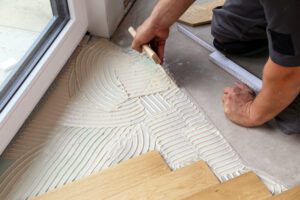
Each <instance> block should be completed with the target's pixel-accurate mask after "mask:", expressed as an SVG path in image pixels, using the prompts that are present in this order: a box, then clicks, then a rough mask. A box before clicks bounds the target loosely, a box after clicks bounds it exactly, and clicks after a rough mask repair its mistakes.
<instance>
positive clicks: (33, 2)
mask: <svg viewBox="0 0 300 200" xmlns="http://www.w3.org/2000/svg"><path fill="white" fill-rule="evenodd" d="M69 19H70V15H69V9H68V4H67V0H1V1H0V111H2V110H3V109H4V108H5V105H6V104H7V103H8V102H9V100H10V99H11V98H12V97H13V95H14V94H15V92H16V91H17V90H18V88H19V87H20V86H21V85H22V83H23V82H24V81H25V80H26V78H27V77H28V75H29V74H30V72H31V71H32V70H33V69H34V67H35V66H36V64H37V63H38V62H39V60H40V59H41V58H42V57H43V55H44V54H45V52H46V51H47V49H48V48H49V47H50V45H51V44H52V42H53V41H54V40H55V39H56V37H57V36H58V35H59V33H60V32H61V30H62V29H63V28H64V26H65V25H66V24H67V22H68V21H69Z"/></svg>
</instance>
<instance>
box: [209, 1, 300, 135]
mask: <svg viewBox="0 0 300 200" xmlns="http://www.w3.org/2000/svg"><path fill="white" fill-rule="evenodd" d="M299 10H300V1H298V0H227V1H226V2H225V4H224V6H223V7H218V8H216V9H214V11H213V12H214V17H213V20H212V35H213V36H214V38H215V42H214V45H215V47H216V48H217V49H219V50H221V51H224V52H226V53H229V54H231V53H232V54H235V53H240V54H242V55H243V54H249V53H251V52H256V50H259V48H263V46H265V45H268V50H269V54H270V57H271V59H272V60H273V61H274V62H275V63H277V64H280V65H282V66H286V67H293V66H300V22H299V20H298V19H300V12H299ZM295 20H296V21H295ZM265 41H268V42H265ZM267 43H268V44H267ZM249 44H250V45H249ZM275 120H276V122H277V124H278V126H279V127H280V129H281V130H282V131H283V132H284V133H286V134H296V133H298V134H300V95H299V96H298V97H297V98H296V100H295V101H294V102H293V103H292V104H291V105H290V106H288V108H286V109H285V110H284V111H283V112H281V113H280V114H279V115H278V116H277V117H276V118H275Z"/></svg>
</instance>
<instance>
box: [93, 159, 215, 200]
mask: <svg viewBox="0 0 300 200" xmlns="http://www.w3.org/2000/svg"><path fill="white" fill-rule="evenodd" d="M216 184H219V181H218V179H217V178H216V177H215V175H214V174H213V173H212V172H211V170H210V169H209V167H208V166H207V165H206V163H205V162H203V161H199V162H197V163H195V164H192V165H190V166H187V167H184V168H182V169H178V170H176V171H174V172H171V173H169V174H167V175H163V176H161V177H159V178H156V179H153V180H150V181H148V182H146V183H144V184H141V185H139V186H137V187H134V188H132V189H129V190H127V191H125V192H122V193H120V194H118V195H115V196H112V197H111V198H108V199H107V200H137V199H143V200H181V199H183V198H185V197H188V196H190V195H191V194H195V193H197V192H199V191H202V190H204V189H205V188H208V187H211V186H213V185H216ZM91 199H92V198H91Z"/></svg>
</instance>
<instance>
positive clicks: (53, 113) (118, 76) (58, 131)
mask: <svg viewBox="0 0 300 200" xmlns="http://www.w3.org/2000/svg"><path fill="white" fill-rule="evenodd" d="M153 149H156V150H158V151H160V153H161V154H162V156H163V157H164V158H165V160H166V161H167V163H168V164H169V165H170V167H171V168H172V169H178V168H181V167H183V166H186V165H188V164H191V163H193V162H195V161H197V160H205V161H206V162H207V163H208V164H209V166H210V167H211V169H212V170H213V171H214V173H215V174H216V175H217V177H218V178H219V179H220V180H221V181H222V182H223V181H226V180H228V179H231V178H233V177H236V176H239V175H241V174H242V173H245V172H247V171H249V170H250V168H248V167H246V166H245V165H244V164H243V162H242V161H241V159H240V158H239V156H238V155H237V153H236V152H235V151H234V150H233V149H232V147H231V146H230V145H229V144H228V142H227V141H226V140H225V139H224V137H223V136H222V135H221V133H220V132H219V131H218V129H217V128H216V127H215V126H214V125H213V124H212V123H211V122H210V121H209V119H208V118H207V116H206V115H205V113H204V112H203V111H202V109H200V108H199V106H198V105H196V104H195V103H194V102H193V101H192V100H191V98H190V97H189V96H188V95H187V94H186V93H185V91H183V89H180V88H178V87H177V86H176V84H174V82H173V81H172V79H171V78H170V76H169V75H168V74H166V72H165V71H164V70H163V69H162V68H161V66H160V65H156V64H154V63H152V61H150V60H148V59H147V58H146V57H143V56H140V55H138V54H136V53H133V52H128V51H127V52H124V50H122V49H120V48H119V47H117V46H115V45H114V44H112V43H111V42H109V41H107V40H105V39H93V40H92V41H90V42H89V43H88V44H84V45H81V46H80V47H79V48H78V50H77V51H76V52H75V53H74V55H73V58H71V60H70V61H69V63H68V64H67V65H66V66H65V68H64V71H63V72H61V74H60V75H59V77H58V78H57V80H56V81H55V82H54V84H53V86H52V87H51V88H50V89H49V91H48V92H47V94H46V95H45V97H44V98H43V100H42V102H41V103H40V104H39V105H38V107H37V108H36V109H35V111H34V112H33V114H32V116H31V117H30V119H29V120H28V121H27V122H26V124H25V125H24V127H23V128H22V129H21V130H20V133H19V134H18V136H17V137H16V138H15V139H14V141H13V142H12V144H11V145H10V146H9V147H8V149H7V150H6V152H5V153H4V155H3V157H4V158H5V159H16V161H15V162H14V164H13V165H12V166H11V167H10V168H9V169H8V170H6V172H5V173H4V174H3V175H2V176H1V177H0V199H1V200H2V199H3V200H4V199H8V200H21V199H22V200H23V199H28V198H29V197H32V196H36V195H39V194H43V193H45V192H47V191H50V190H53V189H55V188H57V187H60V186H62V185H65V184H66V183H69V182H72V181H74V180H77V179H79V178H81V177H85V176H88V175H90V174H92V173H95V172H98V171H100V170H102V169H105V168H108V167H110V166H112V165H114V164H117V163H119V162H122V161H124V160H127V159H129V158H132V157H134V156H138V155H140V154H143V153H146V152H148V151H150V150H153ZM256 172H257V171H256ZM257 173H258V175H259V176H260V177H261V178H262V180H263V181H264V182H265V184H266V185H267V186H268V188H269V189H270V191H271V192H272V193H274V194H275V193H279V192H281V191H283V190H285V189H286V188H285V187H284V186H283V185H282V184H280V183H278V181H274V179H272V178H270V177H269V176H267V175H265V174H263V173H261V172H257Z"/></svg>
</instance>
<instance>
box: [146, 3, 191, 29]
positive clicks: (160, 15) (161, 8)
mask: <svg viewBox="0 0 300 200" xmlns="http://www.w3.org/2000/svg"><path fill="white" fill-rule="evenodd" d="M193 2H194V0H159V1H158V3H157V4H156V6H155V8H154V9H153V11H152V13H151V16H150V17H149V20H150V21H151V23H153V25H155V26H157V27H158V28H169V27H170V26H171V25H172V24H173V23H175V22H176V21H177V19H178V18H179V17H180V16H181V15H182V14H183V13H184V12H185V10H186V9H187V8H188V7H189V6H190V5H191V4H192V3H193Z"/></svg>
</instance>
